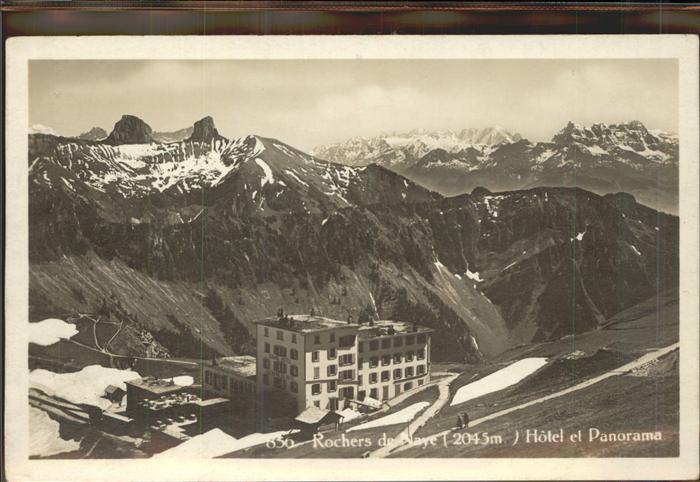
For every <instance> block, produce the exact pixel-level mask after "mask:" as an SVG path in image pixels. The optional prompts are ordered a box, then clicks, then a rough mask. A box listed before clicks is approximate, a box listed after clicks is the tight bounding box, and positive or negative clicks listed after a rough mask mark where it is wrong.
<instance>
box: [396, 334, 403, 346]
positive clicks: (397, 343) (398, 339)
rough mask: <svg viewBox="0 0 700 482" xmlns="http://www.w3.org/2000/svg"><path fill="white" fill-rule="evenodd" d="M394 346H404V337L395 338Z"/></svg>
mask: <svg viewBox="0 0 700 482" xmlns="http://www.w3.org/2000/svg"><path fill="white" fill-rule="evenodd" d="M394 346H403V337H401V336H398V337H396V338H394Z"/></svg>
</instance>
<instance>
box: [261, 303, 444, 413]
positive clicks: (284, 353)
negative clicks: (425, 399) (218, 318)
mask: <svg viewBox="0 0 700 482" xmlns="http://www.w3.org/2000/svg"><path fill="white" fill-rule="evenodd" d="M431 334H432V330H430V329H428V328H425V327H422V326H418V325H415V324H411V323H402V322H396V321H387V320H384V321H378V322H373V323H370V324H365V325H359V324H354V323H346V322H343V321H337V320H331V319H329V318H324V317H321V316H309V315H295V316H289V317H283V318H275V319H268V320H263V321H260V322H258V324H257V357H256V359H257V369H256V373H257V384H258V390H259V391H261V390H276V391H278V392H281V393H285V394H286V395H287V396H288V397H291V398H292V399H294V400H296V403H297V409H298V410H299V411H302V410H304V409H305V408H307V407H311V406H316V407H319V408H323V409H328V410H339V409H342V408H344V407H345V406H346V405H347V403H348V402H349V401H357V402H360V403H362V402H363V401H365V400H366V399H367V398H371V399H374V400H376V401H384V400H388V399H391V398H393V397H395V396H397V395H399V394H400V393H402V392H404V391H406V390H410V389H411V388H414V387H417V386H420V385H423V384H424V383H426V382H427V381H428V380H429V379H430V336H431ZM368 401H369V400H368Z"/></svg>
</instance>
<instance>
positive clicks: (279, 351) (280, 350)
mask: <svg viewBox="0 0 700 482" xmlns="http://www.w3.org/2000/svg"><path fill="white" fill-rule="evenodd" d="M272 351H273V352H274V353H275V355H277V356H287V349H286V348H285V347H283V346H280V345H275V346H274V347H273V349H272Z"/></svg>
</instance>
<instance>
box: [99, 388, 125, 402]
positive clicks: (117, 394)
mask: <svg viewBox="0 0 700 482" xmlns="http://www.w3.org/2000/svg"><path fill="white" fill-rule="evenodd" d="M124 395H126V391H124V390H123V389H121V388H119V387H115V386H114V385H107V388H105V393H104V395H102V398H106V399H107V400H109V401H110V402H113V403H114V402H119V403H121V401H122V399H123V398H124Z"/></svg>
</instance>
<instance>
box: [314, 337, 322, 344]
mask: <svg viewBox="0 0 700 482" xmlns="http://www.w3.org/2000/svg"><path fill="white" fill-rule="evenodd" d="M314 343H315V344H316V345H318V344H320V343H321V335H314Z"/></svg>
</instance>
